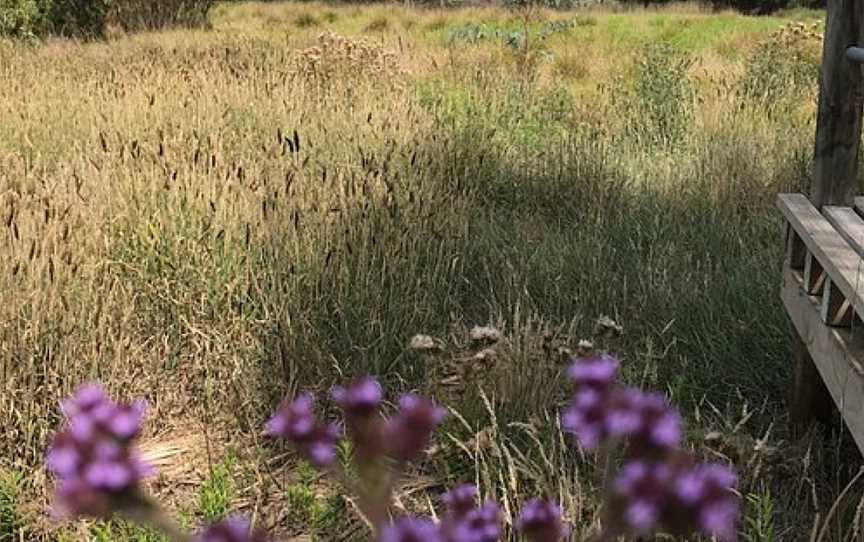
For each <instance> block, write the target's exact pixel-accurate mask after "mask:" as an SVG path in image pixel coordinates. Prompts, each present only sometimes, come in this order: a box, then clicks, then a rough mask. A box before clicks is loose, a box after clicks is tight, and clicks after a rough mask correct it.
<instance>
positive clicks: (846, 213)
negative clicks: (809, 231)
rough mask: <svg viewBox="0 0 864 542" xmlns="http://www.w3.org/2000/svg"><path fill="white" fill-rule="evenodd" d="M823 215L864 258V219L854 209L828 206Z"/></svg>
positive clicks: (823, 210)
mask: <svg viewBox="0 0 864 542" xmlns="http://www.w3.org/2000/svg"><path fill="white" fill-rule="evenodd" d="M822 215H823V216H824V217H825V220H827V221H828V222H829V223H830V224H831V225H832V226H834V228H835V229H836V230H837V233H839V234H840V236H841V237H843V239H845V240H846V242H847V243H849V245H851V246H852V249H853V250H855V252H857V253H858V255H859V256H864V219H862V218H861V216H859V215H858V213H856V212H855V210H854V209H852V208H851V207H835V206H831V205H826V206H825V207H823V208H822Z"/></svg>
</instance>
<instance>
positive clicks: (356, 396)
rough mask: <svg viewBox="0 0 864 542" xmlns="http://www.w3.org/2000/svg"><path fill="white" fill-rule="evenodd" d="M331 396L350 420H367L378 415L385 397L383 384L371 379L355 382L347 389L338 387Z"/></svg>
mask: <svg viewBox="0 0 864 542" xmlns="http://www.w3.org/2000/svg"><path fill="white" fill-rule="evenodd" d="M331 395H332V397H333V400H334V401H336V404H337V405H339V408H341V409H342V410H343V411H344V412H345V415H346V416H348V417H349V418H353V417H360V418H366V417H369V416H372V415H374V414H377V413H378V409H379V408H380V407H381V401H382V399H383V396H384V394H383V392H382V390H381V384H379V383H378V381H377V380H375V379H374V378H371V377H365V378H361V379H358V380H355V381H354V382H353V383H352V384H351V385H350V386H349V387H347V388H343V387H341V386H337V387H335V388H333V391H332V392H331Z"/></svg>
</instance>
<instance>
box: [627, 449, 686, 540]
mask: <svg viewBox="0 0 864 542" xmlns="http://www.w3.org/2000/svg"><path fill="white" fill-rule="evenodd" d="M671 482H672V469H671V468H670V467H669V465H667V464H665V463H649V462H647V461H642V460H633V461H630V462H629V463H625V464H624V466H623V467H621V470H620V471H619V473H618V477H617V478H616V479H615V482H614V486H613V491H614V492H615V493H616V495H617V496H618V497H620V499H621V505H622V508H623V518H622V519H623V520H624V523H625V524H626V525H627V527H628V528H629V529H630V530H631V531H633V532H635V533H637V534H646V533H649V532H651V531H652V530H654V529H655V528H656V527H658V525H659V524H660V522H661V520H662V518H663V515H664V512H665V510H666V506H667V504H668V501H669V487H670V483H671Z"/></svg>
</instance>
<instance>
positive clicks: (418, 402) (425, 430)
mask: <svg viewBox="0 0 864 542" xmlns="http://www.w3.org/2000/svg"><path fill="white" fill-rule="evenodd" d="M446 415H447V411H445V410H444V409H443V408H441V407H440V406H438V405H436V404H435V403H434V402H433V401H431V400H430V399H426V398H424V397H419V396H417V395H414V394H406V395H403V396H402V398H401V399H400V400H399V413H398V414H397V415H396V416H394V417H393V418H392V419H390V420H389V421H388V422H387V424H386V426H385V428H384V436H385V442H387V443H388V445H389V454H390V455H391V456H392V457H394V458H396V459H399V460H401V461H409V460H412V459H415V458H416V457H418V456H419V455H420V454H421V453H422V452H423V450H425V449H426V446H427V445H428V444H429V438H430V437H431V435H432V432H433V431H434V430H435V428H436V427H438V425H439V424H440V423H441V422H442V421H444V418H445V416H446Z"/></svg>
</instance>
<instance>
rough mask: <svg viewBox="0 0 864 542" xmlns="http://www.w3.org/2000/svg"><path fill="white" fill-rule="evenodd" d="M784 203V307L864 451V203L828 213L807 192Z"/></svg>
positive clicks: (783, 199) (859, 201) (830, 208)
mask: <svg viewBox="0 0 864 542" xmlns="http://www.w3.org/2000/svg"><path fill="white" fill-rule="evenodd" d="M777 204H778V207H779V208H780V210H781V211H782V212H783V215H784V217H785V218H786V221H787V224H788V226H787V250H786V259H785V263H784V270H783V287H782V293H781V296H782V299H783V303H784V304H785V306H786V310H787V311H788V313H789V317H790V319H791V320H792V322H793V324H794V325H795V328H796V330H797V331H798V333H799V334H800V336H801V338H802V340H803V341H804V344H806V346H807V349H808V351H809V352H810V356H811V357H812V358H813V362H814V363H815V365H816V368H817V369H818V372H819V375H820V376H821V377H822V380H823V381H824V383H825V386H826V387H827V389H828V391H829V393H830V394H831V398H832V399H833V400H834V403H835V404H836V405H837V408H838V410H839V411H840V414H841V415H842V416H843V420H844V421H845V422H846V425H847V426H848V427H849V430H850V432H851V433H852V436H853V437H854V439H855V442H856V444H857V445H858V448H859V449H860V450H862V451H864V365H862V364H864V324H862V316H864V218H862V214H864V198H858V199H856V200H855V205H854V207H839V206H825V207H824V208H823V212H822V213H820V212H819V211H818V210H817V209H816V208H815V207H814V206H813V204H812V203H810V201H809V200H808V199H807V198H806V197H804V196H803V195H801V194H781V195H780V196H778V199H777Z"/></svg>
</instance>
